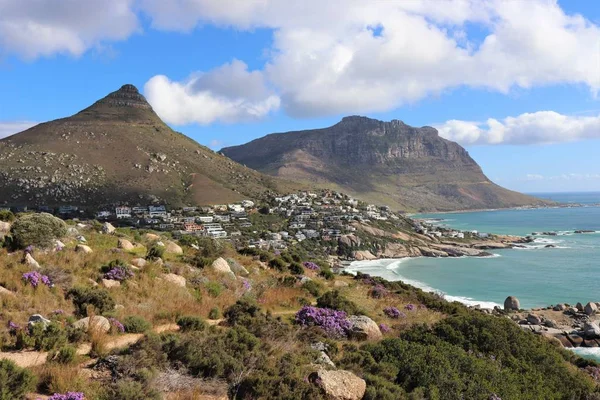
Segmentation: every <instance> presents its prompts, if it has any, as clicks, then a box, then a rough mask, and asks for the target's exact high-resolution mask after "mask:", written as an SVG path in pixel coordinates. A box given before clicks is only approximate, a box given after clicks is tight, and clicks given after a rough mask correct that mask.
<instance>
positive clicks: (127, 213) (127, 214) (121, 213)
mask: <svg viewBox="0 0 600 400" xmlns="http://www.w3.org/2000/svg"><path fill="white" fill-rule="evenodd" d="M115 214H117V219H123V218H131V207H117V208H115Z"/></svg>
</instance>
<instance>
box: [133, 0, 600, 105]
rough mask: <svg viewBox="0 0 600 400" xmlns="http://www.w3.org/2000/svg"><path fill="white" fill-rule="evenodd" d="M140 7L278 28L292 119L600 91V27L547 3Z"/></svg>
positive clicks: (175, 18) (276, 61) (174, 17)
mask: <svg viewBox="0 0 600 400" xmlns="http://www.w3.org/2000/svg"><path fill="white" fill-rule="evenodd" d="M141 4H142V8H143V9H144V10H145V12H146V13H147V14H148V15H150V17H151V19H152V23H153V26H154V27H156V28H159V29H171V30H183V31H187V30H190V29H193V28H194V27H195V26H196V25H198V24H215V25H220V26H231V27H234V28H236V29H254V28H270V29H273V30H274V36H273V38H274V41H273V47H272V48H271V49H270V50H271V51H270V58H269V60H268V62H267V65H266V66H265V73H266V76H267V77H268V79H269V80H270V81H271V82H272V84H274V85H275V86H276V87H277V89H278V93H279V94H280V96H281V99H282V106H283V107H284V108H285V110H286V111H287V112H288V113H289V114H291V115H295V116H315V115H327V114H338V113H366V112H374V111H385V110H390V109H393V108H395V107H398V106H400V105H402V104H405V103H410V102H415V101H418V100H420V99H422V98H424V97H427V96H430V95H436V94H439V93H442V92H444V91H446V90H451V89H452V88H456V87H460V86H469V87H476V88H485V89H490V90H495V91H499V92H503V93H506V92H509V91H510V90H511V89H512V88H514V87H520V88H531V87H534V86H540V85H551V84H561V83H567V84H583V85H586V86H587V87H589V89H590V90H591V91H592V92H593V93H596V92H597V91H598V89H599V88H600V67H599V65H600V53H599V52H598V51H593V50H592V49H598V48H599V46H600V39H599V38H600V28H599V27H598V26H597V25H594V24H593V23H591V22H590V21H588V20H586V19H585V18H584V17H582V16H580V15H568V14H566V13H565V12H564V11H563V10H562V9H561V8H560V6H559V5H558V3H557V2H556V1H551V0H537V1H534V0H532V1H526V2H514V1H503V0H448V1H439V0H423V1H420V0H419V1H417V0H406V1H401V2H392V1H389V2H377V3H376V4H375V3H372V2H364V1H352V0H331V1H327V2H322V1H317V0H307V1H304V2H281V1H277V0H255V1H245V2H242V5H241V6H240V2H237V1H234V0H229V1H218V2H216V1H211V0H174V1H169V2H164V1H161V0H142V3H141ZM315 10H318V12H315ZM472 26H475V27H476V28H477V29H475V30H473V29H469V27H472ZM473 31H478V32H484V34H483V37H480V36H477V35H473V34H472V32H473Z"/></svg>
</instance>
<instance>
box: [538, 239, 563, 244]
mask: <svg viewBox="0 0 600 400" xmlns="http://www.w3.org/2000/svg"><path fill="white" fill-rule="evenodd" d="M562 242H563V241H562V240H556V239H549V238H536V239H533V243H544V244H557V243H562Z"/></svg>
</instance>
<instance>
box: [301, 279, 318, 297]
mask: <svg viewBox="0 0 600 400" xmlns="http://www.w3.org/2000/svg"><path fill="white" fill-rule="evenodd" d="M302 288H303V289H304V290H306V291H307V292H308V293H310V294H312V295H313V296H315V297H319V296H320V295H321V290H322V289H323V287H322V286H321V285H320V284H319V283H317V282H315V281H307V282H305V283H304V284H303V285H302Z"/></svg>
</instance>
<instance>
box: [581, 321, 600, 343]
mask: <svg viewBox="0 0 600 400" xmlns="http://www.w3.org/2000/svg"><path fill="white" fill-rule="evenodd" d="M583 336H584V337H585V338H586V339H595V338H600V326H598V323H597V322H586V323H585V325H583Z"/></svg>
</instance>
